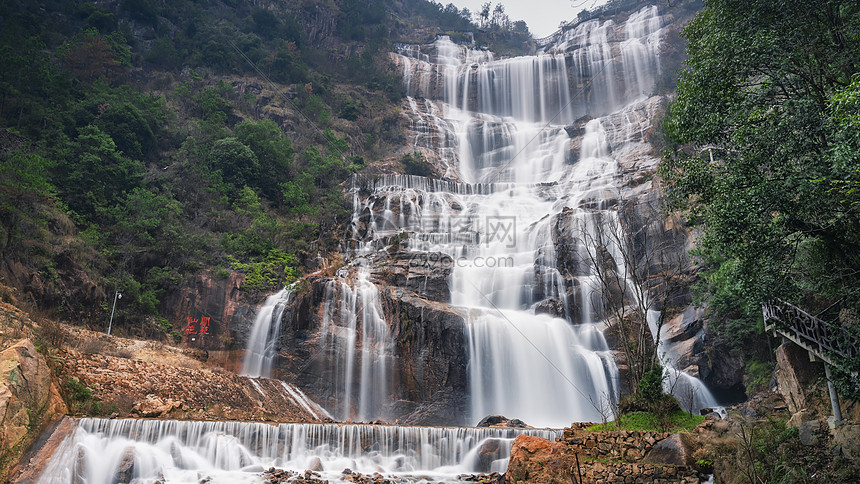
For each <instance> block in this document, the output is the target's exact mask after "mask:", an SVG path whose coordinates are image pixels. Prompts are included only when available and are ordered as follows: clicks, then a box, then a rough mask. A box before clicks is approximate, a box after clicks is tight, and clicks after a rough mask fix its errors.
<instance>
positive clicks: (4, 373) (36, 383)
mask: <svg viewBox="0 0 860 484" xmlns="http://www.w3.org/2000/svg"><path fill="white" fill-rule="evenodd" d="M0 289H2V290H8V288H6V287H5V286H3V287H0ZM33 327H34V324H33V322H32V321H31V320H30V319H29V317H28V316H27V315H26V314H25V313H23V312H22V311H20V310H18V309H17V308H16V307H14V306H12V305H10V304H6V303H0V429H2V430H0V480H3V481H5V480H6V478H7V477H8V473H9V471H10V469H11V466H12V465H14V464H15V463H16V462H17V460H18V458H19V457H20V456H21V454H22V453H23V452H24V451H25V450H26V449H27V447H28V446H29V445H30V444H31V443H33V441H35V439H36V437H37V436H38V435H39V432H40V431H41V430H42V428H43V427H44V426H46V425H47V424H49V423H50V422H52V421H53V420H55V419H57V418H59V417H60V416H62V415H63V414H65V413H66V412H67V409H66V405H65V403H64V402H63V399H62V398H61V397H60V393H59V390H58V387H57V385H56V383H55V381H54V379H53V375H52V373H51V370H50V368H49V367H48V363H47V360H46V359H45V356H44V355H43V354H41V353H39V351H38V350H37V349H36V346H35V345H34V344H33V342H32V339H31V338H32V337H33V333H32V329H33Z"/></svg>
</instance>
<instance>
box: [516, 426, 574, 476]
mask: <svg viewBox="0 0 860 484" xmlns="http://www.w3.org/2000/svg"><path fill="white" fill-rule="evenodd" d="M570 468H571V463H570V462H569V458H568V456H566V454H565V444H564V443H563V442H560V441H559V442H552V441H549V440H547V439H542V438H540V437H533V436H529V435H518V436H517V438H516V439H515V440H514V443H513V445H512V447H511V460H510V463H509V464H508V471H507V473H506V474H505V482H506V483H508V484H513V483H526V482H534V483H550V482H570Z"/></svg>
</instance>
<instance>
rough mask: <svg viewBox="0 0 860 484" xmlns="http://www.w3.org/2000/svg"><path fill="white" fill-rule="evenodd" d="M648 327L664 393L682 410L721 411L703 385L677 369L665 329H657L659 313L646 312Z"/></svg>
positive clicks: (715, 400)
mask: <svg viewBox="0 0 860 484" xmlns="http://www.w3.org/2000/svg"><path fill="white" fill-rule="evenodd" d="M647 318H648V326H649V327H650V329H651V334H653V335H655V336H654V339H655V344H656V345H657V356H658V358H659V359H660V364H661V365H663V369H664V371H663V373H664V375H665V380H663V388H664V390H665V391H666V392H671V393H672V394H674V395H675V396H676V397H677V398H678V402H679V403H680V404H681V407H682V408H683V409H684V410H688V411H692V412H698V411H699V410H701V409H703V408H711V409H717V410H718V411H722V407H721V406H720V404H719V402H718V401H717V398H716V397H715V396H714V394H713V393H711V391H710V390H709V389H708V387H707V386H705V383H704V382H703V381H702V380H700V379H698V378H696V377H694V376H692V375H690V374H688V373H685V372H684V371H682V370H683V369H682V368H678V365H677V361H678V355H677V351H676V350H675V348H674V345H673V344H672V343H671V342H670V341H669V338H667V337H666V329H667V328H666V327H665V326H664V327H662V328H659V331H658V326H659V324H658V321H659V320H660V312H659V311H654V310H651V311H648V315H647Z"/></svg>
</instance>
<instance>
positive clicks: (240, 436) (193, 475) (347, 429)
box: [39, 418, 561, 484]
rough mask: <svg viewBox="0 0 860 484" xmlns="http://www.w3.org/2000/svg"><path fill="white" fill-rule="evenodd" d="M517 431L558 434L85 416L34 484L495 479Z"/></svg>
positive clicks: (554, 433) (553, 432)
mask: <svg viewBox="0 0 860 484" xmlns="http://www.w3.org/2000/svg"><path fill="white" fill-rule="evenodd" d="M524 433H525V434H528V435H534V436H538V437H542V438H546V439H555V438H559V437H560V436H561V432H560V431H556V430H549V429H546V430H537V429H507V428H505V429H502V428H456V427H397V426H385V425H339V424H265V423H247V422H193V421H177V420H135V419H120V420H108V419H90V418H85V419H81V420H80V422H79V423H78V426H77V429H76V430H75V431H74V432H73V433H71V434H70V435H69V436H68V437H67V438H66V440H65V441H64V442H63V443H62V445H61V446H60V448H59V449H57V451H56V453H55V454H54V457H53V458H52V460H51V462H50V463H49V465H48V467H47V468H46V470H45V472H44V474H43V475H42V478H41V479H40V481H39V482H40V484H49V483H52V484H53V483H56V484H59V483H64V484H65V483H73V482H87V483H88V484H99V483H112V482H130V481H131V480H134V482H155V481H156V480H159V481H162V482H174V483H176V482H182V483H184V482H188V483H197V482H202V481H203V480H206V482H210V483H213V484H214V483H235V482H248V483H250V482H262V478H261V477H260V474H261V473H262V472H263V471H264V470H265V469H268V468H270V467H278V468H283V469H287V470H293V471H304V470H305V469H315V470H317V471H319V472H320V474H321V475H322V478H323V479H328V480H329V482H342V480H341V479H342V471H343V470H344V469H346V468H349V469H351V470H352V471H357V472H360V473H362V474H373V473H376V472H379V473H381V474H383V475H385V476H394V475H396V476H397V477H398V478H401V479H406V480H408V481H410V482H440V481H442V482H445V481H453V480H454V479H455V477H456V476H457V475H458V474H463V473H475V472H491V471H492V472H504V471H505V469H506V468H507V463H508V458H509V456H510V450H511V443H512V442H513V439H514V438H515V437H516V436H517V435H519V434H524ZM207 478H208V479H207Z"/></svg>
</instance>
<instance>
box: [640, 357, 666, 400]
mask: <svg viewBox="0 0 860 484" xmlns="http://www.w3.org/2000/svg"><path fill="white" fill-rule="evenodd" d="M665 379H666V376H665V374H664V373H663V367H662V366H660V365H659V364H655V365H653V366H651V368H649V369H648V370H646V371H645V373H643V374H642V378H641V379H640V380H639V394H640V395H641V397H642V398H643V399H644V400H645V401H646V402H655V401H657V400H659V399H660V396H661V395H663V380H665Z"/></svg>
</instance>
